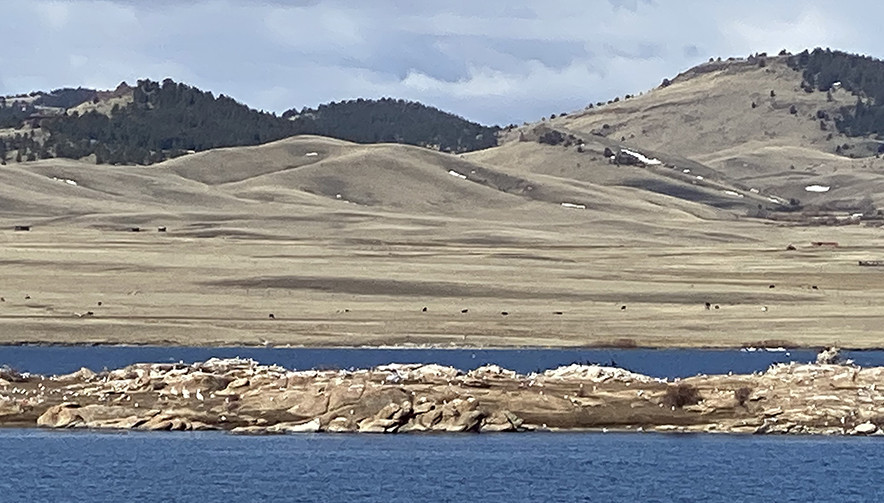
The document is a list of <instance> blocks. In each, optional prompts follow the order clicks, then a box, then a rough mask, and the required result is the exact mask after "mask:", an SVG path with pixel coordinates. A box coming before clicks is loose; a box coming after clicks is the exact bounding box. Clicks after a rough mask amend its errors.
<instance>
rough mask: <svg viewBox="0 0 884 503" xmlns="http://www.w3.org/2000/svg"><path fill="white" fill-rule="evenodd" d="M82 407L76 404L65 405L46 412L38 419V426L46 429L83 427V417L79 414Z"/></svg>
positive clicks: (56, 406) (51, 408)
mask: <svg viewBox="0 0 884 503" xmlns="http://www.w3.org/2000/svg"><path fill="white" fill-rule="evenodd" d="M79 412H80V406H79V405H78V404H75V403H63V404H60V405H55V406H53V407H50V408H49V409H47V410H46V412H44V413H43V414H42V415H40V417H38V418H37V426H43V427H45V428H71V427H74V426H82V425H83V424H84V422H85V421H84V420H83V417H82V416H81V415H80V414H79Z"/></svg>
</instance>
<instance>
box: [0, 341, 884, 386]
mask: <svg viewBox="0 0 884 503" xmlns="http://www.w3.org/2000/svg"><path fill="white" fill-rule="evenodd" d="M236 356H239V357H242V358H252V359H255V360H257V361H259V362H261V363H262V364H268V365H269V364H276V365H281V366H283V367H285V368H289V369H312V368H322V369H329V368H331V369H348V368H369V367H374V366H377V365H382V364H386V363H438V364H441V365H450V366H452V367H456V368H459V369H461V370H464V371H468V370H471V369H474V368H476V367H479V366H481V365H484V364H487V363H494V364H497V365H500V366H501V367H504V368H508V369H511V370H515V371H517V372H519V373H523V374H525V373H529V372H534V371H542V370H546V369H550V368H556V367H558V366H561V365H569V364H571V363H575V362H576V363H600V364H606V365H615V366H618V367H622V368H626V369H629V370H632V371H634V372H639V373H642V374H646V375H651V376H655V377H661V378H662V377H669V378H674V377H687V376H692V375H696V374H716V373H722V374H724V373H727V372H734V373H741V374H742V373H751V372H756V371H764V370H765V369H767V368H768V367H769V366H770V365H772V364H774V363H783V362H790V361H796V362H809V361H812V360H813V359H814V358H815V357H816V352H815V351H813V350H807V349H804V350H790V351H785V350H783V351H765V350H758V351H751V352H749V351H739V350H711V349H416V348H415V349H386V348H255V347H238V348H237V347H223V348H215V347H160V346H0V365H9V366H10V367H13V368H15V369H17V370H19V371H22V372H31V373H40V374H64V373H69V372H74V371H76V370H77V369H79V368H80V367H87V368H90V369H92V370H95V371H100V370H102V369H105V368H107V369H116V368H120V367H124V366H126V365H131V364H133V363H139V362H152V363H161V362H178V361H183V362H187V363H192V362H196V361H205V360H208V359H209V358H212V357H219V358H232V357H236ZM844 356H845V357H847V358H850V359H853V360H855V361H856V363H857V364H859V365H862V366H884V351H853V352H845V353H844Z"/></svg>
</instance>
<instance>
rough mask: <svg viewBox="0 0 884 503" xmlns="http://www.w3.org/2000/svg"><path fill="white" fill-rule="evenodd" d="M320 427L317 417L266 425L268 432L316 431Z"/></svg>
mask: <svg viewBox="0 0 884 503" xmlns="http://www.w3.org/2000/svg"><path fill="white" fill-rule="evenodd" d="M321 429H322V423H320V421H319V418H318V417H317V418H313V419H311V420H310V421H307V422H305V423H277V424H274V425H273V426H268V427H267V432H268V433H316V432H318V431H320V430H321Z"/></svg>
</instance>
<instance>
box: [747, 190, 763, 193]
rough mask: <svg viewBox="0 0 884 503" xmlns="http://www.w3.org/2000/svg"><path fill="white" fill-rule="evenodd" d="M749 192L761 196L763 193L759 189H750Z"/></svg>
mask: <svg viewBox="0 0 884 503" xmlns="http://www.w3.org/2000/svg"><path fill="white" fill-rule="evenodd" d="M749 192H751V193H753V194H759V193H760V192H761V191H759V190H758V189H749Z"/></svg>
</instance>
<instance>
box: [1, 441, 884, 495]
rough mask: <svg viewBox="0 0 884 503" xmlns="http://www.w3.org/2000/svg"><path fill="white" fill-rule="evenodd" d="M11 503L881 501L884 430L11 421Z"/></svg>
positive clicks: (5, 479) (7, 474)
mask: <svg viewBox="0 0 884 503" xmlns="http://www.w3.org/2000/svg"><path fill="white" fill-rule="evenodd" d="M0 452H5V453H7V454H9V455H10V456H12V458H11V459H10V460H9V462H7V463H6V464H5V467H4V474H3V476H2V477H0V494H2V495H3V501H8V502H34V503H40V502H56V501H90V502H95V503H101V502H108V503H111V502H118V501H175V502H180V503H202V502H206V501H225V502H227V501H229V502H254V501H292V502H308V501H311V502H312V501H354V502H356V501H358V502H384V503H389V502H412V501H433V502H448V501H450V502H463V501H509V502H536V501H586V502H590V501H600V502H621V501H622V502H636V501H641V502H661V503H669V502H683V501H705V502H712V503H717V502H721V503H730V502H733V501H779V502H814V501H820V502H824V501H825V502H828V501H851V502H866V501H869V502H876V501H882V498H884V486H882V485H881V484H880V474H881V473H882V472H884V456H882V455H881V441H880V438H876V437H865V438H858V437H806V436H802V437H791V436H778V435H761V436H742V435H679V434H666V435H663V434H652V433H617V434H611V433H607V434H603V433H576V434H575V433H523V434H479V435H472V434H461V435H446V434H435V435H421V434H416V435H370V434H362V435H347V434H339V435H333V434H301V435H289V436H272V437H240V436H236V435H229V434H225V433H221V432H198V433H180V432H161V433H147V432H126V433H97V432H91V431H82V430H81V431H71V430H67V431H47V430H37V429H27V430H19V429H5V430H4V429H0Z"/></svg>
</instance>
